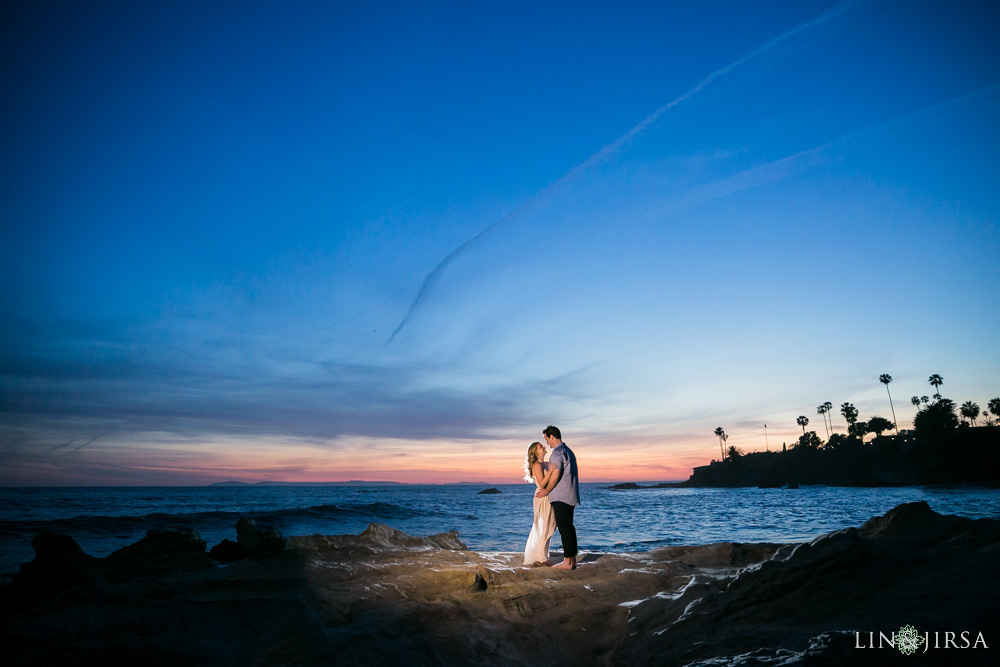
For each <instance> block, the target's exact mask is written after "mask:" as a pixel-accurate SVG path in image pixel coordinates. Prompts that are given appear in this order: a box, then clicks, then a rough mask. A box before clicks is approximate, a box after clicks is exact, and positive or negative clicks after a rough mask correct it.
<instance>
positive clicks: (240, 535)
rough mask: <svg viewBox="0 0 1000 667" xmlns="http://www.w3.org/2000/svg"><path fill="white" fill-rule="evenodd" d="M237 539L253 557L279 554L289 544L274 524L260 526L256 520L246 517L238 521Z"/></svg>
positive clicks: (245, 551)
mask: <svg viewBox="0 0 1000 667" xmlns="http://www.w3.org/2000/svg"><path fill="white" fill-rule="evenodd" d="M236 539H237V541H238V542H239V545H240V548H242V549H243V551H244V553H246V554H247V555H248V556H250V557H252V558H267V557H270V556H277V555H279V554H281V553H282V552H284V551H285V547H286V546H287V544H288V543H287V542H286V540H285V538H284V537H282V535H281V531H280V530H278V529H277V528H275V527H274V526H258V525H257V522H256V521H254V520H253V519H248V518H246V517H243V518H242V519H240V520H239V521H237V522H236Z"/></svg>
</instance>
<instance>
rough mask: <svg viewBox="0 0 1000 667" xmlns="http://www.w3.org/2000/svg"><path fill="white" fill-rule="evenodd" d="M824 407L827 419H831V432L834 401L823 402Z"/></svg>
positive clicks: (831, 428)
mask: <svg viewBox="0 0 1000 667" xmlns="http://www.w3.org/2000/svg"><path fill="white" fill-rule="evenodd" d="M823 407H824V408H826V414H827V419H829V420H830V432H831V433H833V403H831V402H830V401H827V402H825V403H824V404H823ZM829 439H830V438H829V436H827V440H829Z"/></svg>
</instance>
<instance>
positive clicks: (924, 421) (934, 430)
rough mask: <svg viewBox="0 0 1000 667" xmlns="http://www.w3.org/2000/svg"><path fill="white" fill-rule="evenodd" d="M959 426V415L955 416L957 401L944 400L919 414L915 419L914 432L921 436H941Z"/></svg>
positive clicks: (926, 407) (927, 407)
mask: <svg viewBox="0 0 1000 667" xmlns="http://www.w3.org/2000/svg"><path fill="white" fill-rule="evenodd" d="M956 426H958V415H956V414H955V401H953V400H951V399H950V398H942V399H940V400H938V401H935V402H934V403H931V404H930V405H926V406H924V409H923V410H921V411H920V412H918V413H917V416H916V417H914V418H913V430H915V431H916V432H917V433H918V434H920V435H931V436H935V435H940V434H941V433H943V432H944V431H949V430H951V429H953V428H955V427H956Z"/></svg>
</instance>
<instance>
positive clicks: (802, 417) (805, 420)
mask: <svg viewBox="0 0 1000 667" xmlns="http://www.w3.org/2000/svg"><path fill="white" fill-rule="evenodd" d="M795 423H796V424H798V425H799V426H801V427H802V435H805V434H806V424H808V423H809V417H806V416H805V415H799V418H798V419H796V420H795Z"/></svg>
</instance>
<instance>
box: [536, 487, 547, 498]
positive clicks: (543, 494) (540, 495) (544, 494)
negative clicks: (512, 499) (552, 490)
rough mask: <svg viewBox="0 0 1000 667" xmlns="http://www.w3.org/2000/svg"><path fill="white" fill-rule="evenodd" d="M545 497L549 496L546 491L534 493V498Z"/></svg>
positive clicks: (539, 490)
mask: <svg viewBox="0 0 1000 667" xmlns="http://www.w3.org/2000/svg"><path fill="white" fill-rule="evenodd" d="M547 495H549V491H548V489H538V490H537V491H535V497H536V498H544V497H545V496H547Z"/></svg>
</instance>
